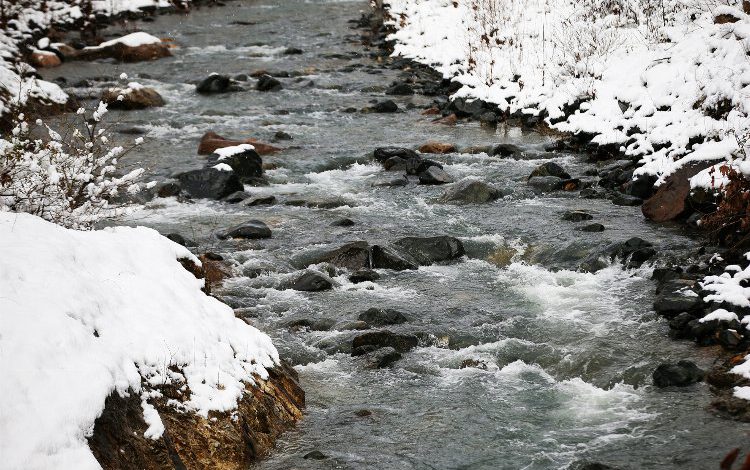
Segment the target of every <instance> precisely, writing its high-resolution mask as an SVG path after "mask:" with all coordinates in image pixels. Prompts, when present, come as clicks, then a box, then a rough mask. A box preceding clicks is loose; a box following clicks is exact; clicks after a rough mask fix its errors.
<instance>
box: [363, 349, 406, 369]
mask: <svg viewBox="0 0 750 470" xmlns="http://www.w3.org/2000/svg"><path fill="white" fill-rule="evenodd" d="M365 359H366V360H367V363H368V366H369V367H370V368H373V369H384V368H386V367H390V366H392V365H393V363H395V362H396V361H398V360H400V359H401V353H400V352H398V351H397V350H396V349H395V348H392V347H385V348H378V349H376V350H374V351H372V352H370V353H368V354H366V355H365Z"/></svg>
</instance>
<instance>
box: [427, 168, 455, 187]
mask: <svg viewBox="0 0 750 470" xmlns="http://www.w3.org/2000/svg"><path fill="white" fill-rule="evenodd" d="M452 182H453V178H451V176H450V175H449V174H448V173H446V172H445V170H443V169H442V168H440V167H438V166H430V167H428V168H427V169H426V170H424V171H422V172H421V173H419V184H429V185H434V184H446V183H452Z"/></svg>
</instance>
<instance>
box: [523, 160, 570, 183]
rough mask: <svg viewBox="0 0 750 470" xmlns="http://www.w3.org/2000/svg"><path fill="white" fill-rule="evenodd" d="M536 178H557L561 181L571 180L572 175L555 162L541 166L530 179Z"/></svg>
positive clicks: (533, 172)
mask: <svg viewBox="0 0 750 470" xmlns="http://www.w3.org/2000/svg"><path fill="white" fill-rule="evenodd" d="M535 176H556V177H558V178H561V179H565V180H567V179H570V174H568V172H567V171H565V169H564V168H563V167H561V166H560V165H558V164H557V163H555V162H547V163H543V164H541V165H539V166H538V167H536V168H535V169H534V171H532V172H531V174H530V175H529V179H531V178H534V177H535Z"/></svg>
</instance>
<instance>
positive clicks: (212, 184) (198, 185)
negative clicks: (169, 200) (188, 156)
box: [177, 168, 244, 199]
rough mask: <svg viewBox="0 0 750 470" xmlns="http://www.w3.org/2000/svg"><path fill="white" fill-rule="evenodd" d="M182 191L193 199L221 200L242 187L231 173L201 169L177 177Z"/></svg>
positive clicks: (213, 169)
mask: <svg viewBox="0 0 750 470" xmlns="http://www.w3.org/2000/svg"><path fill="white" fill-rule="evenodd" d="M177 180H178V181H179V182H180V186H181V187H182V189H183V190H184V191H185V192H187V193H188V194H189V195H190V196H191V197H194V198H207V199H221V198H223V197H226V196H228V195H230V194H232V193H234V192H236V191H242V190H243V189H244V186H242V183H241V182H240V179H239V178H238V177H237V175H236V174H235V173H234V172H233V171H222V170H217V169H215V168H203V169H200V170H192V171H187V172H185V173H180V174H179V175H177Z"/></svg>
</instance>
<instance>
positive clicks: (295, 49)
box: [284, 47, 304, 55]
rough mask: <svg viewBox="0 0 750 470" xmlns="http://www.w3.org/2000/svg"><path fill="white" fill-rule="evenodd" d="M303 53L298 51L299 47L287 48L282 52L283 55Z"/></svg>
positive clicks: (300, 50)
mask: <svg viewBox="0 0 750 470" xmlns="http://www.w3.org/2000/svg"><path fill="white" fill-rule="evenodd" d="M303 53H304V51H303V50H302V49H300V48H299V47H287V48H286V49H285V50H284V55H299V54H303Z"/></svg>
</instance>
